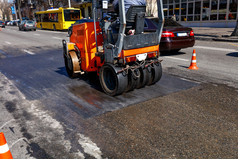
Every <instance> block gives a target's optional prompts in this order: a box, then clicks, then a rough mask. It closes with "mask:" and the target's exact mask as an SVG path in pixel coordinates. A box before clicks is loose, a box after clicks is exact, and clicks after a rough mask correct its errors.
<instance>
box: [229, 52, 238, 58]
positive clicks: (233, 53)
mask: <svg viewBox="0 0 238 159" xmlns="http://www.w3.org/2000/svg"><path fill="white" fill-rule="evenodd" d="M226 55H227V56H232V57H238V52H232V53H229V54H226Z"/></svg>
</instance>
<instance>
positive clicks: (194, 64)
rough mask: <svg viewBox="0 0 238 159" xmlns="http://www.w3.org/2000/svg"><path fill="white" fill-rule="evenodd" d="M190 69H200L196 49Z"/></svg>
mask: <svg viewBox="0 0 238 159" xmlns="http://www.w3.org/2000/svg"><path fill="white" fill-rule="evenodd" d="M188 69H191V70H198V67H197V60H196V51H195V49H194V50H193V56H192V60H191V64H190V66H189V68H188Z"/></svg>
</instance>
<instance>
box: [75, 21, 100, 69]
mask: <svg viewBox="0 0 238 159" xmlns="http://www.w3.org/2000/svg"><path fill="white" fill-rule="evenodd" d="M96 28H97V29H96V32H97V42H98V46H101V47H102V45H103V44H102V43H103V37H102V34H100V32H101V29H100V27H99V22H97V23H96ZM72 30H73V32H72V35H71V36H70V42H71V43H75V45H76V46H77V47H78V49H79V51H80V56H81V69H82V70H83V71H87V72H92V71H97V69H98V68H97V67H96V66H98V64H99V63H98V61H100V57H97V56H96V53H97V49H96V40H95V34H94V23H93V22H89V23H82V24H77V25H74V26H73V29H72Z"/></svg>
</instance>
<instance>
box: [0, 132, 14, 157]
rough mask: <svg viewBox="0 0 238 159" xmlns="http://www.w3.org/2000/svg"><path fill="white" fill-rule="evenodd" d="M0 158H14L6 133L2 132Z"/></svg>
mask: <svg viewBox="0 0 238 159" xmlns="http://www.w3.org/2000/svg"><path fill="white" fill-rule="evenodd" d="M0 159H13V158H12V154H11V152H10V150H9V147H8V145H7V141H6V139H5V137H4V134H3V133H2V132H0Z"/></svg>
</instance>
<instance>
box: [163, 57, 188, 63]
mask: <svg viewBox="0 0 238 159" xmlns="http://www.w3.org/2000/svg"><path fill="white" fill-rule="evenodd" d="M163 58H168V59H174V60H180V61H186V62H188V61H189V60H187V59H181V58H177V57H169V56H163Z"/></svg>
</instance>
